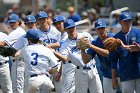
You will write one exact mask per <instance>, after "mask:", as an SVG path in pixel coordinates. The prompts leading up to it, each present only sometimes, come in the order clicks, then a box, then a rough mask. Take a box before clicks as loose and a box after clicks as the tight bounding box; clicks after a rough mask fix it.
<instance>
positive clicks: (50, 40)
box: [35, 11, 61, 93]
mask: <svg viewBox="0 0 140 93" xmlns="http://www.w3.org/2000/svg"><path fill="white" fill-rule="evenodd" d="M35 17H36V19H37V22H38V26H39V30H41V32H42V33H43V34H42V37H41V38H40V40H41V41H42V42H43V44H44V45H45V46H46V47H49V48H53V49H55V50H57V51H58V50H59V47H60V43H61V42H60V39H61V33H60V32H59V31H58V30H57V29H56V28H55V27H53V26H51V25H50V24H49V17H48V15H47V13H46V12H44V11H40V12H37V14H36V16H35ZM58 62H59V59H58ZM59 63H60V62H59ZM53 77H55V75H53ZM54 83H55V84H56V82H54ZM55 89H56V92H58V93H59V91H60V88H59V86H58V87H55Z"/></svg>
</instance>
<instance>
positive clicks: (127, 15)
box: [119, 12, 133, 21]
mask: <svg viewBox="0 0 140 93" xmlns="http://www.w3.org/2000/svg"><path fill="white" fill-rule="evenodd" d="M132 19H133V18H132V15H131V14H130V13H128V12H123V13H121V14H120V16H119V21H122V20H132Z"/></svg>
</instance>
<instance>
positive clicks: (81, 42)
mask: <svg viewBox="0 0 140 93" xmlns="http://www.w3.org/2000/svg"><path fill="white" fill-rule="evenodd" d="M88 46H89V41H88V39H87V38H86V37H82V38H79V39H78V41H77V42H76V47H77V48H78V49H81V50H85V49H86V48H88Z"/></svg>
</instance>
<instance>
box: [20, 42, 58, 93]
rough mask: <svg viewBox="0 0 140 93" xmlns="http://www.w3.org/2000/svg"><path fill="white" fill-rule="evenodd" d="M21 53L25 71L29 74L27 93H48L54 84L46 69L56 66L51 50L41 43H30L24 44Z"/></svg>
mask: <svg viewBox="0 0 140 93" xmlns="http://www.w3.org/2000/svg"><path fill="white" fill-rule="evenodd" d="M21 54H22V56H23V58H24V61H25V73H28V74H29V76H30V78H29V83H28V85H29V86H28V88H29V89H28V93H37V92H39V91H40V93H50V91H51V90H52V89H53V88H54V86H53V84H52V82H51V80H50V78H49V77H48V76H47V75H48V73H46V71H47V72H48V71H49V70H50V69H51V68H55V67H57V66H58V62H57V59H56V57H55V55H54V54H53V52H52V51H51V50H50V49H48V48H46V47H45V46H44V45H42V44H32V45H28V46H25V47H24V48H23V49H22V50H21Z"/></svg>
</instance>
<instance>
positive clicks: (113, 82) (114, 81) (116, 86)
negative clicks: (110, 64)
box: [112, 77, 119, 89]
mask: <svg viewBox="0 0 140 93" xmlns="http://www.w3.org/2000/svg"><path fill="white" fill-rule="evenodd" d="M118 86H119V85H118V80H117V77H112V88H113V89H116V88H118Z"/></svg>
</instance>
